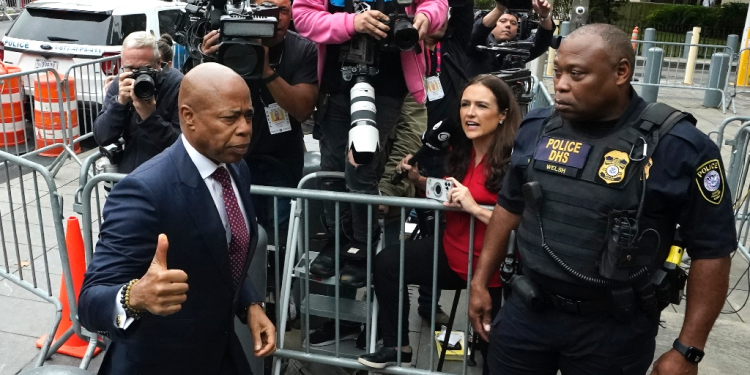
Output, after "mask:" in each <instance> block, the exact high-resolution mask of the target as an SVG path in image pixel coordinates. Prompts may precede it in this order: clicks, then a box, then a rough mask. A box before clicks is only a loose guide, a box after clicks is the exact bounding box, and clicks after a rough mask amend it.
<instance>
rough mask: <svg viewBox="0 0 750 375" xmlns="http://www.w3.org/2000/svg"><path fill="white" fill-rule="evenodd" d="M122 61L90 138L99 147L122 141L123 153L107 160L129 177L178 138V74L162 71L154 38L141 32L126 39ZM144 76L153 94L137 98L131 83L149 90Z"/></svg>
mask: <svg viewBox="0 0 750 375" xmlns="http://www.w3.org/2000/svg"><path fill="white" fill-rule="evenodd" d="M121 61H122V71H121V73H120V75H119V76H118V77H117V79H116V80H114V81H113V82H112V84H110V85H109V88H108V89H107V94H106V95H105V97H104V105H103V107H102V110H101V111H100V112H99V115H98V116H97V118H96V120H95V121H94V139H95V140H96V143H97V144H98V145H99V146H100V147H104V146H109V145H111V144H113V143H115V142H117V141H118V140H119V139H120V138H123V139H124V140H125V143H124V144H123V145H122V146H121V147H122V150H121V151H120V152H116V153H114V154H113V155H114V157H113V158H112V159H115V160H110V162H111V163H112V164H115V165H117V171H118V172H119V173H130V172H132V171H133V170H134V169H135V168H137V167H138V166H139V165H141V164H143V163H145V162H146V161H147V160H149V159H151V158H152V157H154V156H156V155H157V154H159V153H160V152H162V151H163V150H164V149H166V148H167V147H169V146H171V145H172V143H174V141H175V140H176V139H177V137H178V136H179V135H180V133H181V132H180V119H179V116H178V110H177V93H178V91H179V89H180V83H181V82H182V77H183V75H182V73H180V72H179V71H178V70H176V69H166V70H162V69H161V67H160V64H159V62H160V55H159V49H158V47H157V41H156V38H155V37H154V36H153V35H151V34H150V33H148V32H145V31H137V32H134V33H132V34H130V35H128V36H127V37H126V38H125V40H124V41H123V43H122V57H121ZM136 71H137V72H138V73H134V72H136ZM141 72H146V73H141ZM144 76H148V78H147V79H146V80H148V79H149V78H150V79H151V82H152V84H153V88H154V89H155V93H154V94H153V95H152V96H151V97H148V98H139V97H138V96H137V95H135V93H134V85H135V83H136V79H139V78H140V79H141V80H139V85H143V87H147V88H148V86H149V83H148V82H145V81H142V80H143V79H144V78H146V77H144ZM139 87H140V86H139Z"/></svg>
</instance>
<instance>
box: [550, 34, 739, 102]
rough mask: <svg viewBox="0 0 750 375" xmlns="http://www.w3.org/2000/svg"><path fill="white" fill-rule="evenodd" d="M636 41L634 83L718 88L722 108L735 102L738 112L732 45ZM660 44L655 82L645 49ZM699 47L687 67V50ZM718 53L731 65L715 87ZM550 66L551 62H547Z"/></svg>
mask: <svg viewBox="0 0 750 375" xmlns="http://www.w3.org/2000/svg"><path fill="white" fill-rule="evenodd" d="M632 44H633V45H634V47H635V50H636V62H635V66H634V67H633V70H634V74H633V79H632V81H631V84H632V85H637V86H644V87H646V86H650V87H669V88H676V89H691V90H703V91H715V92H717V93H719V94H721V107H722V111H723V112H724V113H726V110H727V108H729V106H730V105H732V111H733V112H734V113H737V111H736V109H735V108H734V105H733V104H734V103H733V102H731V101H730V100H729V98H730V97H731V95H730V85H729V83H730V82H731V80H730V76H732V74H731V71H732V69H731V68H732V61H734V60H735V57H736V55H735V54H734V51H733V49H732V48H731V47H728V46H725V45H714V44H689V43H688V44H686V43H674V42H658V41H644V40H633V41H632ZM652 47H657V48H661V49H662V50H663V51H664V53H663V60H662V65H661V69H660V71H659V82H658V83H651V82H644V80H646V79H647V78H648V77H645V73H647V72H646V71H645V70H646V65H647V60H648V59H647V56H648V54H647V51H645V49H647V48H652ZM691 47H695V48H696V49H697V50H698V56H697V58H696V59H695V61H694V62H693V65H692V68H693V69H687V68H688V63H689V60H690V59H689V58H688V57H686V56H687V53H686V52H687V51H688V50H689V49H690V48H691ZM714 53H725V54H727V56H728V57H727V59H726V63H727V64H728V65H729V72H728V73H727V74H726V78H725V79H724V80H723V81H721V82H720V83H721V84H720V85H719V87H723V88H714V87H710V86H709V68H710V63H711V57H712V55H713V54H714ZM544 65H545V66H547V62H545V64H544ZM689 70H690V71H692V79H691V80H688V81H690V83H686V80H685V78H686V74H687V72H688V71H689ZM544 78H552V76H551V75H547V74H545V75H544Z"/></svg>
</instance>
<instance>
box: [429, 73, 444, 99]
mask: <svg viewBox="0 0 750 375" xmlns="http://www.w3.org/2000/svg"><path fill="white" fill-rule="evenodd" d="M444 96H445V93H444V92H443V85H441V84H440V77H438V76H431V77H427V100H429V101H431V102H432V101H435V100H439V99H442V98H443V97H444Z"/></svg>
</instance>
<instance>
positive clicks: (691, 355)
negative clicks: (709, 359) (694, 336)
mask: <svg viewBox="0 0 750 375" xmlns="http://www.w3.org/2000/svg"><path fill="white" fill-rule="evenodd" d="M672 347H673V348H674V350H676V351H678V352H680V354H682V355H683V356H685V359H687V360H688V362H690V363H695V364H697V363H698V362H700V361H701V360H703V356H704V355H705V353H704V352H703V350H700V349H698V348H696V347H694V346H685V344H683V343H681V342H680V339H675V340H674V343H673V344H672Z"/></svg>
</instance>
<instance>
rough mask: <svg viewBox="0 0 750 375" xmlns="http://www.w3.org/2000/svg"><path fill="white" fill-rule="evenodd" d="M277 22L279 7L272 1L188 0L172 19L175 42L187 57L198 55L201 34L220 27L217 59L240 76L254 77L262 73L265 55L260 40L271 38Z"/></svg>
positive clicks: (200, 54) (199, 53) (274, 32)
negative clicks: (176, 16) (178, 15)
mask: <svg viewBox="0 0 750 375" xmlns="http://www.w3.org/2000/svg"><path fill="white" fill-rule="evenodd" d="M278 24H279V8H278V7H277V6H275V5H273V4H272V3H262V4H260V5H256V4H252V3H250V2H248V1H238V0H233V1H226V0H188V5H187V6H185V12H184V13H183V16H182V17H181V18H180V19H178V21H177V22H176V29H177V30H178V32H177V38H176V42H177V43H179V44H182V45H184V46H185V48H186V50H187V52H188V54H189V55H190V56H191V57H193V58H195V59H201V58H203V57H204V56H203V54H202V53H201V50H200V46H201V43H202V40H203V36H204V35H206V34H207V33H208V32H210V31H211V30H220V33H221V40H220V42H221V44H220V46H219V51H218V53H217V61H218V63H219V64H222V65H224V66H226V67H229V68H231V69H232V70H234V71H235V72H237V74H239V75H240V76H241V77H242V78H244V79H257V78H260V76H261V75H262V74H263V62H264V59H265V49H264V48H263V44H262V43H261V41H262V40H263V39H265V38H272V37H273V36H274V35H275V34H276V30H277V28H278Z"/></svg>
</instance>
